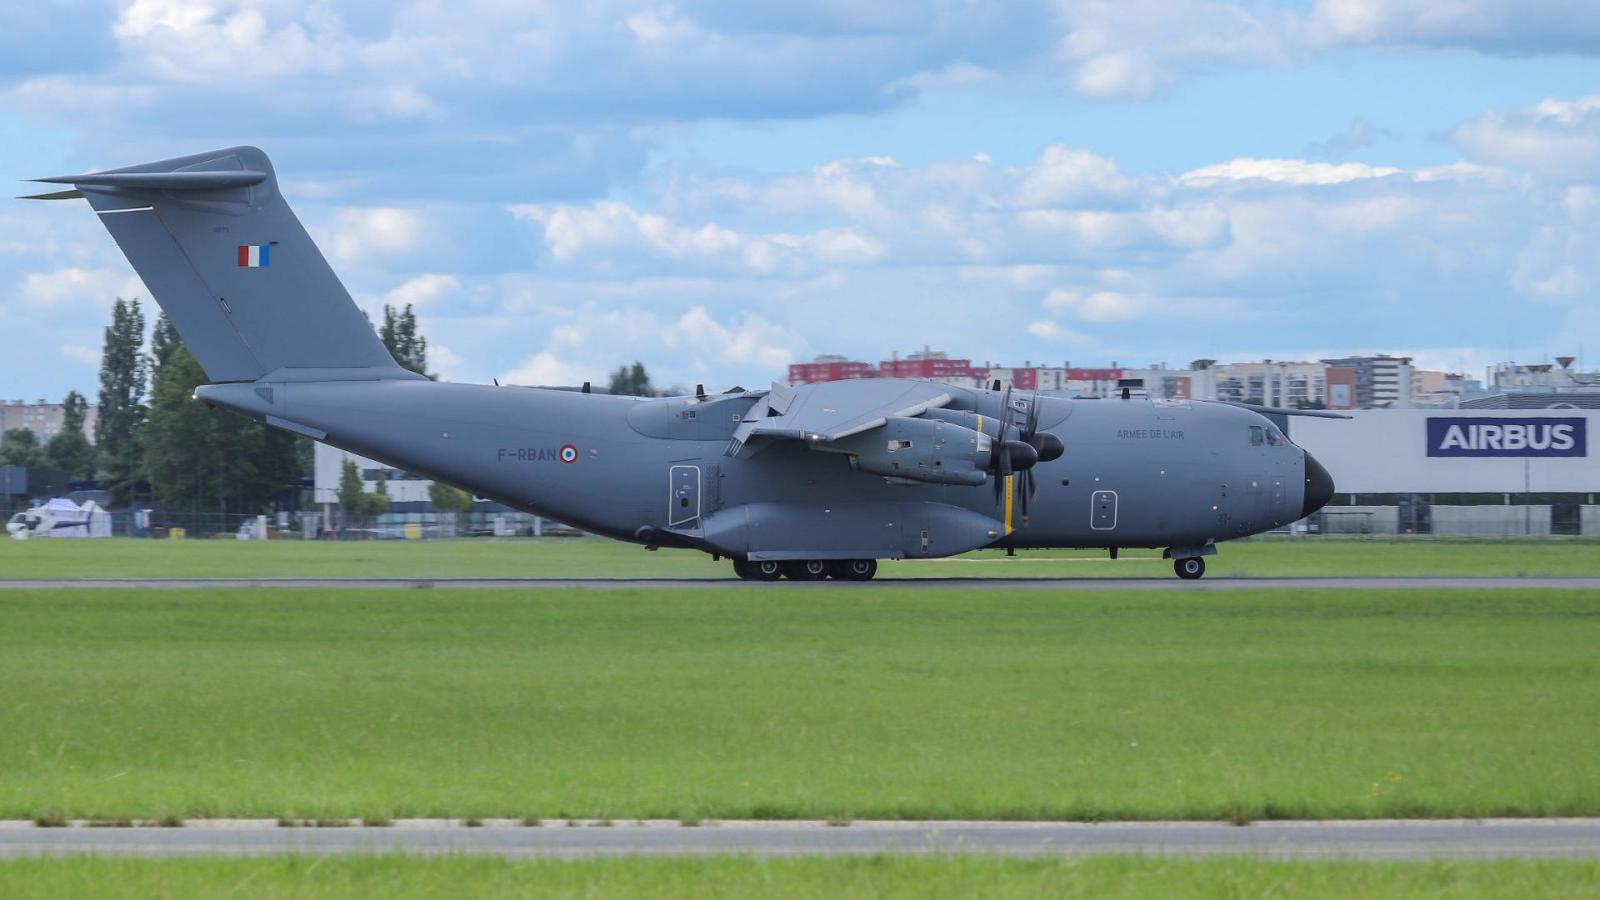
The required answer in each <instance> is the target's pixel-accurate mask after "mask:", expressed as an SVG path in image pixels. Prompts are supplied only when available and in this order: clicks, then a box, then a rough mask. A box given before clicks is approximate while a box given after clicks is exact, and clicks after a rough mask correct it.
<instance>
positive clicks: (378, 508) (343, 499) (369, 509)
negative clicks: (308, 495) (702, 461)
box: [339, 458, 389, 525]
mask: <svg viewBox="0 0 1600 900" xmlns="http://www.w3.org/2000/svg"><path fill="white" fill-rule="evenodd" d="M387 481H388V479H387V478H386V477H385V476H384V473H383V472H382V471H380V472H379V473H378V483H377V490H376V491H375V492H372V493H368V492H367V489H366V486H365V485H363V484H362V483H361V470H360V469H358V468H356V463H355V460H353V459H349V458H346V459H345V461H344V466H343V467H342V468H341V470H340V472H339V508H340V509H342V510H344V515H345V523H346V525H348V524H349V523H350V522H352V521H354V522H369V521H371V520H372V519H374V518H377V517H378V516H381V515H383V514H384V513H386V512H388V511H389V494H388V485H387Z"/></svg>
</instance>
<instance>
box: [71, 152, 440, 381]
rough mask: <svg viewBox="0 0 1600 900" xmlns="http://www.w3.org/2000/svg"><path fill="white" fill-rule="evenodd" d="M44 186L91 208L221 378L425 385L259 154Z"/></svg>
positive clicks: (150, 166) (209, 370) (197, 159)
mask: <svg viewBox="0 0 1600 900" xmlns="http://www.w3.org/2000/svg"><path fill="white" fill-rule="evenodd" d="M39 180H40V181H44V182H49V183H54V184H70V185H72V186H73V187H74V188H75V189H76V191H77V192H78V193H79V194H81V196H83V197H84V198H85V199H87V200H88V201H89V204H90V205H91V206H92V207H94V210H95V212H96V213H97V214H98V215H99V217H100V221H101V222H102V223H104V224H105V226H106V230H108V231H110V232H111V236H112V237H113V238H115V239H116V242H117V245H118V246H119V247H121V248H122V252H123V254H124V255H125V256H127V258H128V262H129V263H131V264H132V265H133V268H134V270H135V271H137V272H138V273H139V277H140V278H142V279H143V280H144V283H145V286H146V287H148V288H149V289H150V292H151V294H152V295H153V296H154V298H155V301H156V302H157V303H158V304H160V306H161V308H162V310H163V311H164V312H166V314H167V317H168V318H169V319H171V320H172V324H173V325H174V326H176V327H177V329H178V333H179V334H181V335H182V336H183V339H184V342H185V343H186V344H187V345H188V346H189V349H190V350H191V351H193V352H194V355H195V358H196V359H197V360H199V362H200V365H201V367H202V368H204V369H205V372H206V376H207V377H208V378H210V379H211V380H212V381H258V380H263V379H267V380H273V381H295V380H320V381H329V380H367V379H377V378H419V377H421V376H418V375H416V374H414V373H412V372H409V371H407V370H405V369H403V368H401V367H400V366H399V365H398V364H397V363H396V362H395V360H394V357H393V356H392V355H390V353H389V351H388V350H387V349H386V348H385V347H384V346H383V342H382V341H380V340H379V339H378V336H377V334H376V333H375V332H374V331H373V329H372V325H371V324H370V323H369V322H368V321H367V320H366V317H365V316H363V315H362V314H361V311H360V309H359V308H357V307H356V304H355V301H354V300H352V299H351V297H350V294H349V292H348V291H346V290H345V288H344V285H343V284H341V283H340V282H339V278H338V276H336V275H335V274H334V272H333V269H332V267H331V266H329V265H328V261H327V260H326V259H325V258H323V256H322V253H321V251H320V250H318V249H317V246H316V244H315V243H313V242H312V240H311V236H310V235H309V234H307V233H306V230H305V227H304V226H302V225H301V224H300V220H299V219H298V218H296V217H295V214H294V212H293V210H291V209H290V208H289V205H288V203H286V202H285V201H284V199H283V196H282V194H281V193H279V191H278V181H277V178H276V176H275V175H274V174H273V170H272V163H271V162H270V161H269V160H268V159H267V156H266V154H265V153H262V152H261V151H260V150H258V149H256V148H254V147H233V148H230V149H227V150H217V151H214V152H211V153H201V154H196V155H194V156H184V157H179V158H177V159H169V160H163V161H161V162H154V163H146V164H144V165H139V166H130V167H128V168H123V169H113V170H110V171H107V172H96V173H93V174H89V175H70V176H63V177H59V178H42V179H39ZM71 194H72V192H62V193H60V194H55V195H46V196H47V197H48V198H49V199H58V198H62V197H64V196H70V195H71Z"/></svg>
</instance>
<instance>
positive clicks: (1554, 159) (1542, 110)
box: [1451, 95, 1600, 180]
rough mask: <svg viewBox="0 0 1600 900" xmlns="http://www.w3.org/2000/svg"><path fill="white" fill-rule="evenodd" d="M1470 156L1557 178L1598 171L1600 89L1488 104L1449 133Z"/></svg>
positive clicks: (1585, 176)
mask: <svg viewBox="0 0 1600 900" xmlns="http://www.w3.org/2000/svg"><path fill="white" fill-rule="evenodd" d="M1451 140H1452V141H1453V142H1454V143H1455V145H1456V146H1457V147H1458V148H1460V149H1461V151H1462V152H1463V153H1465V154H1467V155H1468V156H1470V157H1473V158H1474V159H1478V160H1481V161H1484V162H1487V163H1491V164H1494V165H1499V166H1510V167H1513V168H1517V169H1521V170H1523V171H1526V172H1530V173H1533V174H1535V175H1539V176H1543V177H1548V178H1556V179H1563V180H1584V179H1591V178H1594V177H1596V176H1600V95H1596V96H1589V97H1581V98H1579V99H1577V100H1559V99H1546V100H1543V101H1540V102H1539V103H1536V104H1534V105H1532V106H1527V107H1523V108H1520V109H1511V110H1491V111H1489V112H1486V113H1484V114H1483V115H1481V116H1479V117H1477V118H1475V119H1472V120H1471V121H1468V122H1464V123H1462V124H1461V125H1460V126H1459V127H1457V128H1456V129H1455V131H1454V132H1453V133H1452V134H1451Z"/></svg>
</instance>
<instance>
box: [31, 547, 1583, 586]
mask: <svg viewBox="0 0 1600 900" xmlns="http://www.w3.org/2000/svg"><path fill="white" fill-rule="evenodd" d="M1208 565H1209V566H1210V572H1209V574H1210V575H1211V576H1228V575H1260V576H1273V575H1278V576H1317V575H1600V542H1595V541H1582V540H1562V539H1556V540H1549V539H1544V540H1494V541H1490V540H1461V541H1445V540H1429V539H1389V540H1370V539H1369V540H1352V539H1345V538H1292V539H1284V538H1271V539H1261V540H1251V541H1235V542H1230V543H1226V544H1223V545H1222V546H1221V547H1220V548H1219V551H1218V555H1217V556H1215V557H1213V558H1211V559H1210V560H1208ZM595 575H605V576H610V577H622V578H646V577H647V578H688V577H695V578H732V577H733V570H732V566H731V565H730V564H729V563H728V562H727V561H726V560H724V561H723V562H720V563H717V562H712V561H711V557H709V556H707V555H705V554H703V553H700V552H698V551H693V550H659V551H656V552H654V553H652V552H649V551H646V550H645V549H644V548H642V547H638V546H635V545H632V544H623V543H619V542H616V541H609V540H605V539H603V538H549V539H543V540H501V541H497V540H486V539H474V540H444V541H414V542H408V541H363V542H323V541H292V540H286V541H259V542H257V541H235V540H209V541H154V540H132V539H112V540H100V541H72V540H44V539H36V540H30V541H8V540H0V579H7V578H11V579H18V578H193V577H223V578H226V577H232V578H258V577H269V576H301V577H342V576H357V577H360V576H366V577H418V578H450V577H472V576H482V577H541V576H543V577H563V578H565V577H587V576H595ZM975 576H982V577H996V576H1004V577H1056V578H1094V577H1112V576H1115V577H1123V578H1139V577H1149V578H1172V577H1173V574H1172V566H1171V563H1169V562H1167V561H1166V560H1163V559H1161V558H1160V553H1159V552H1157V551H1152V550H1129V551H1127V552H1126V553H1123V554H1121V558H1120V559H1118V560H1115V561H1113V560H1110V559H1108V558H1107V557H1106V554H1105V553H1104V552H1103V551H1068V550H1055V551H1028V552H1023V553H1020V554H1018V555H1017V556H1016V557H1014V558H1007V557H1006V556H1005V554H1004V553H1001V552H998V551H982V552H977V553H969V554H966V555H964V556H959V557H955V558H952V559H938V560H915V561H901V562H886V563H884V564H883V567H882V569H881V570H880V572H879V577H880V578H918V577H975Z"/></svg>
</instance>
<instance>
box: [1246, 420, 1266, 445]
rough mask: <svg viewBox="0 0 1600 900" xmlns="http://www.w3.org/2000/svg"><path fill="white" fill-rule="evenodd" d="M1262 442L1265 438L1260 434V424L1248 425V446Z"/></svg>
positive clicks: (1264, 441)
mask: <svg viewBox="0 0 1600 900" xmlns="http://www.w3.org/2000/svg"><path fill="white" fill-rule="evenodd" d="M1264 443H1266V438H1265V436H1264V435H1263V434H1262V431H1261V426H1260V425H1251V426H1250V446H1252V447H1259V446H1261V445H1262V444H1264Z"/></svg>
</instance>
